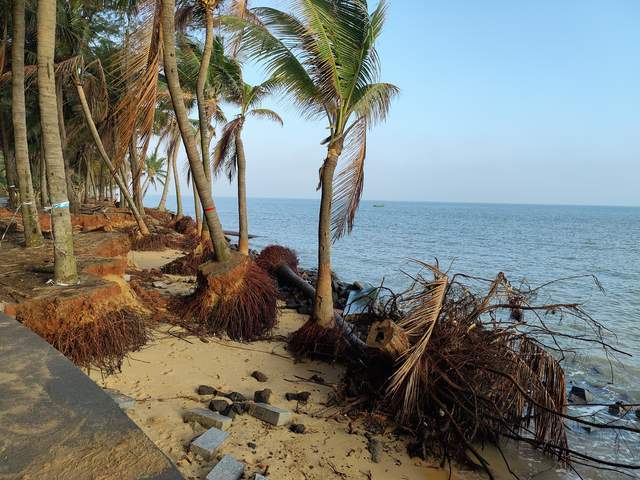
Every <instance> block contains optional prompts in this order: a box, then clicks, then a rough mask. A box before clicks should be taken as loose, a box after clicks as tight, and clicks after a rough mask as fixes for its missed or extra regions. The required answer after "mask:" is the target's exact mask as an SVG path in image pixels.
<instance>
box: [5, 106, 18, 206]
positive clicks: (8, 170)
mask: <svg viewBox="0 0 640 480" xmlns="http://www.w3.org/2000/svg"><path fill="white" fill-rule="evenodd" d="M0 120H2V119H1V118H0ZM8 130H9V129H8V128H7V127H6V126H5V125H4V121H0V134H1V135H2V136H1V138H0V140H1V141H2V155H3V157H4V165H5V174H6V179H7V192H8V194H9V206H10V207H11V208H18V204H19V201H20V200H19V199H18V189H17V188H16V186H17V183H18V173H17V171H16V159H15V156H14V155H13V154H12V152H11V151H10V149H9V131H8Z"/></svg>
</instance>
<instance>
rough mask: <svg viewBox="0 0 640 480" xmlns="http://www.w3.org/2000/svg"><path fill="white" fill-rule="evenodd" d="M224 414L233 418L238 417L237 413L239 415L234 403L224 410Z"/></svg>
mask: <svg viewBox="0 0 640 480" xmlns="http://www.w3.org/2000/svg"><path fill="white" fill-rule="evenodd" d="M222 414H223V415H224V416H225V417H229V418H231V419H234V418H236V415H238V413H237V412H236V411H235V409H234V408H233V404H231V405H229V406H228V407H227V408H226V409H225V411H224V412H222Z"/></svg>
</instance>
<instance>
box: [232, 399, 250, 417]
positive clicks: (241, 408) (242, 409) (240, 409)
mask: <svg viewBox="0 0 640 480" xmlns="http://www.w3.org/2000/svg"><path fill="white" fill-rule="evenodd" d="M231 409H232V410H233V411H234V412H236V413H237V414H238V415H242V414H244V413H247V412H248V411H249V403H247V402H236V403H234V404H232V405H231Z"/></svg>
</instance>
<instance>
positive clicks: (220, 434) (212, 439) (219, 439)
mask: <svg viewBox="0 0 640 480" xmlns="http://www.w3.org/2000/svg"><path fill="white" fill-rule="evenodd" d="M228 436H229V434H228V433H227V432H224V431H222V430H219V429H217V428H210V429H209V430H207V431H206V432H204V433H203V434H202V435H200V436H199V437H198V438H196V439H195V440H194V441H193V442H191V447H190V448H191V451H192V452H193V453H195V454H197V455H200V456H201V457H202V458H204V459H206V460H211V458H213V456H214V455H215V453H216V451H217V450H218V448H220V445H222V443H223V442H224V441H225V440H226V439H227V437H228Z"/></svg>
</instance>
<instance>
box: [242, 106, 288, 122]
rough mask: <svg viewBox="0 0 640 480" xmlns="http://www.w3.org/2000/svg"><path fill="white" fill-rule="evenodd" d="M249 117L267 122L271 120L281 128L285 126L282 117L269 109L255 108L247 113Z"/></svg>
mask: <svg viewBox="0 0 640 480" xmlns="http://www.w3.org/2000/svg"><path fill="white" fill-rule="evenodd" d="M247 116H252V117H257V118H264V119H265V120H271V121H272V122H276V123H279V124H280V125H281V126H282V125H284V121H283V120H282V117H280V115H278V114H277V113H276V112H274V111H273V110H270V109H268V108H254V109H253V110H249V111H248V112H247Z"/></svg>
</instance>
